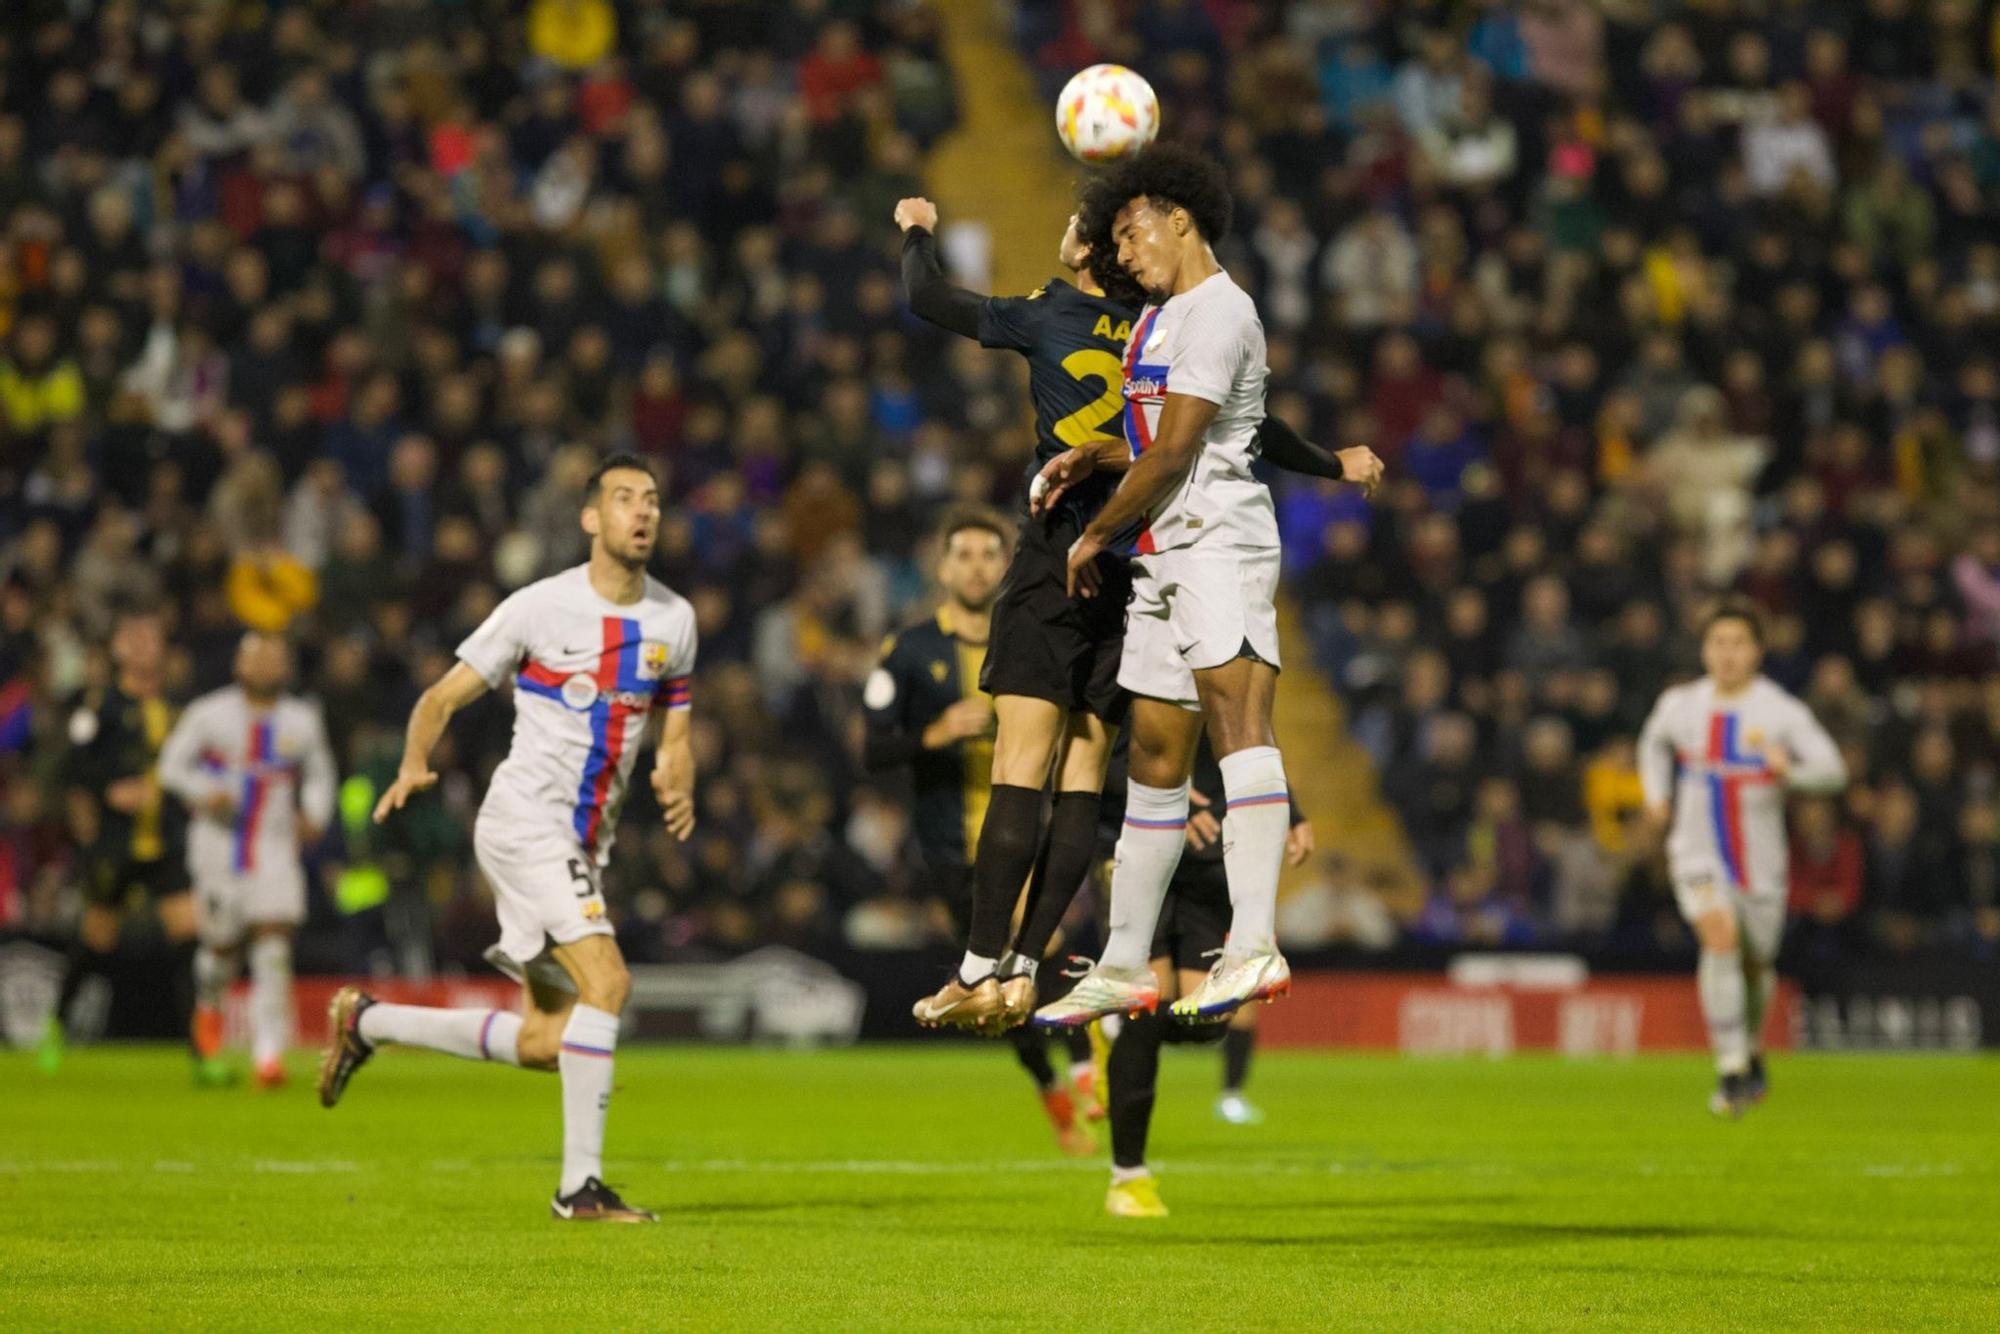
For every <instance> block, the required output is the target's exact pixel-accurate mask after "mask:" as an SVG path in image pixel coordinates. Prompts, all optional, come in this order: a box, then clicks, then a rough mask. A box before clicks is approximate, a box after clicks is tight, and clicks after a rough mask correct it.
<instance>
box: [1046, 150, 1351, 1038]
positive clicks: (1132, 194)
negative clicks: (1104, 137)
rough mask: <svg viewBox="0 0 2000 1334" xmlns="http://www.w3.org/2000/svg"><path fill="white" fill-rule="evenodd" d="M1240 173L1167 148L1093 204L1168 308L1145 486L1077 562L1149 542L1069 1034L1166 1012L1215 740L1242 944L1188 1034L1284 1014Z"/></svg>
mask: <svg viewBox="0 0 2000 1334" xmlns="http://www.w3.org/2000/svg"><path fill="white" fill-rule="evenodd" d="M1231 211H1232V205H1231V201H1230V197H1229V187H1228V183H1227V181H1226V180H1225V178H1224V176H1223V173H1222V169H1221V168H1220V167H1219V166H1217V165H1216V164H1215V163H1213V162H1211V161H1209V160H1208V159H1206V158H1204V157H1202V156H1201V155H1200V154H1198V153H1195V152H1192V151H1190V150H1188V149H1185V148H1181V147H1179V146H1176V145H1172V144H1160V145H1155V146H1153V147H1151V148H1148V149H1146V150H1145V151H1143V152H1141V153H1139V154H1137V155H1136V156H1134V157H1131V158H1126V159H1122V160H1120V161H1119V162H1117V163H1115V164H1114V165H1113V166H1112V167H1111V168H1110V169H1109V170H1108V171H1107V172H1105V173H1104V175H1103V176H1101V177H1098V178H1096V179H1094V180H1092V181H1091V182H1090V183H1089V184H1088V185H1087V186H1086V187H1085V194H1084V200H1083V206H1082V212H1083V213H1084V214H1085V215H1086V216H1087V217H1088V216H1094V217H1109V218H1111V219H1112V223H1111V236H1112V238H1113V239H1114V240H1115V241H1116V242H1117V244H1118V260H1119V262H1120V263H1121V264H1122V265H1124V267H1125V269H1126V270H1127V271H1128V272H1130V273H1131V275H1132V276H1133V277H1134V278H1136V279H1137V280H1138V282H1139V285H1140V286H1141V287H1143V288H1144V289H1145V290H1146V292H1147V294H1148V296H1149V297H1150V298H1151V299H1152V302H1153V304H1152V305H1149V306H1148V307H1147V308H1146V310H1145V312H1144V313H1143V314H1142V315H1140V317H1139V319H1138V321H1137V323H1135V324H1134V325H1133V327H1132V333H1131V337H1130V338H1129V340H1128V341H1127V343H1126V349H1125V365H1124V370H1125V384H1124V398H1125V440H1126V443H1127V444H1128V445H1129V447H1130V450H1131V460H1132V462H1131V469H1130V471H1129V472H1127V473H1126V474H1125V480H1124V482H1123V483H1122V484H1121V485H1120V486H1119V488H1118V490H1117V491H1116V492H1115V493H1114V494H1113V495H1112V497H1111V499H1110V500H1109V501H1108V502H1107V503H1106V504H1105V506H1104V509H1103V510H1102V511H1101V512H1100V513H1099V514H1098V515H1097V517H1096V518H1095V519H1093V520H1092V521H1091V522H1090V524H1089V525H1088V526H1087V527H1086V528H1085V529H1084V531H1083V534H1082V536H1080V537H1079V538H1078V539H1077V541H1076V542H1075V544H1074V545H1073V546H1072V547H1071V548H1070V555H1069V578H1070V591H1071V593H1072V594H1073V595H1074V594H1077V593H1082V594H1083V595H1084V596H1091V595H1094V594H1095V592H1096V589H1095V586H1094V579H1095V568H1096V567H1095V565H1094V562H1095V560H1096V558H1097V556H1098V555H1099V554H1100V553H1101V552H1103V551H1105V550H1108V549H1111V548H1113V547H1114V546H1116V545H1117V544H1119V543H1121V542H1122V541H1124V540H1126V539H1127V537H1128V535H1129V534H1131V533H1132V532H1133V531H1134V530H1136V532H1137V541H1136V546H1135V549H1134V554H1133V558H1132V600H1131V602H1130V604H1129V606H1128V609H1127V613H1126V622H1125V648H1124V656H1123V658H1122V659H1121V662H1120V666H1119V671H1118V683H1119V684H1120V685H1122V686H1124V687H1125V688H1126V689H1127V690H1129V691H1131V692H1132V694H1133V696H1134V699H1133V705H1132V718H1131V758H1130V770H1129V772H1130V782H1129V786H1128V789H1127V791H1128V795H1127V798H1126V806H1125V822H1124V826H1123V828H1122V830H1121V831H1120V835H1119V840H1118V855H1117V865H1116V869H1115V870H1114V871H1113V873H1112V880H1111V932H1110V936H1109V938H1108V939H1107V941H1106V942H1105V946H1104V952H1103V956H1102V958H1101V959H1100V960H1099V961H1098V963H1097V965H1096V966H1095V967H1094V968H1092V969H1091V970H1090V972H1089V973H1088V974H1087V975H1086V976H1085V977H1084V978H1083V979H1082V980H1081V981H1080V982H1078V983H1077V985H1076V987H1075V988H1074V989H1073V990H1072V991H1071V992H1070V994H1069V995H1068V996H1066V997H1064V998H1063V999H1061V1000H1059V1001H1055V1002H1053V1003H1051V1004H1049V1005H1045V1006H1043V1007H1042V1008H1041V1009H1040V1010H1038V1011H1036V1014H1035V1022H1036V1023H1037V1024H1040V1025H1042V1026H1043V1027H1049V1028H1066V1027H1071V1026H1075V1025H1078V1024H1084V1023H1088V1022H1090V1021H1091V1020H1092V1019H1094V1018H1097V1017H1100V1016H1102V1015H1106V1014H1113V1013H1119V1012H1133V1011H1147V1010H1151V1009H1153V1008H1154V1007H1155V1006H1156V1005H1157V1004H1158V1003H1159V990H1158V987H1157V984H1156V983H1155V981H1154V977H1153V973H1152V970H1151V969H1150V968H1149V967H1148V966H1147V965H1148V961H1149V960H1150V958H1151V957H1152V944H1153V930H1154V925H1155V923H1156V922H1157V920H1158V918H1159V915H1160V907H1161V904H1162V902H1163V901H1164V899H1165V897H1166V894H1167V889H1168V885H1169V883H1170V882H1171V880H1172V879H1173V874H1174V868H1175V867H1176V865H1177V864H1178V863H1179V861H1180V857H1181V849H1182V846H1183V840H1184V837H1185V833H1186V829H1187V821H1188V802H1189V798H1188V780H1189V777H1190V775H1191V774H1192V772H1193V768H1194V758H1195V748H1196V745H1197V743H1198V742H1199V741H1200V738H1201V732H1202V728H1203V725H1204V724H1206V726H1207V729H1208V734H1209V738H1210V740H1211V742H1212V743H1213V745H1214V749H1215V754H1216V756H1217V757H1218V759H1219V761H1220V767H1221V770H1222V785H1223V791H1224V796H1225V799H1226V802H1227V805H1226V809H1227V811H1228V813H1229V821H1228V826H1227V827H1228V828H1229V830H1230V838H1229V840H1228V843H1227V846H1226V847H1225V849H1224V852H1223V862H1224V865H1225V867H1226V868H1227V875H1228V880H1229V896H1230V910H1231V912H1230V927H1229V938H1228V943H1227V946H1226V947H1225V949H1224V950H1223V952H1222V955H1221V957H1220V958H1218V959H1217V960H1216V962H1215V966H1214V967H1213V968H1212V969H1211V970H1210V972H1209V974H1208V976H1207V977H1206V978H1204V979H1203V980H1202V983H1201V985H1200V986H1198V987H1196V988H1194V989H1193V990H1192V991H1191V992H1190V993H1189V994H1187V995H1186V996H1184V997H1182V998H1181V999H1180V1000H1179V1001H1177V1002H1175V1004H1174V1007H1173V1010H1174V1014H1175V1016H1176V1017H1178V1018H1182V1019H1190V1020H1213V1019H1219V1018H1221V1017H1222V1016H1224V1015H1227V1014H1229V1013H1230V1012H1231V1011H1233V1010H1235V1009H1236V1008H1238V1007H1239V1006H1242V1005H1244V1004H1247V1003H1248V1002H1251V1001H1257V1000H1270V999H1275V998H1276V997H1278V996H1281V995H1283V994H1284V993H1285V992H1286V990H1287V989H1288V988H1289V987H1290V985H1291V972H1290V970H1289V968H1287V966H1286V964H1285V960H1284V958H1283V956H1281V955H1280V954H1279V953H1278V946H1277V937H1276V931H1275V917H1276V909H1277V897H1278V869H1279V866H1280V864H1281V863H1282V861H1283V860H1284V855H1285V838H1286V835H1287V834H1288V833H1289V831H1290V828H1291V817H1290V809H1291V806H1290V793H1289V790H1288V788H1287V785H1286V781H1285V766H1284V762H1283V760H1282V759H1281V758H1280V756H1279V754H1278V747H1277V740H1276V737H1275V735H1274V734H1273V732H1272V730H1271V704H1272V699H1273V696H1274V695H1275V694H1276V691H1277V681H1278V617H1277V609H1276V605H1275V598H1276V595H1277V591H1278V566H1279V549H1278V523H1277V516H1276V512H1275V510H1274V508H1273V506H1272V503H1271V493H1270V491H1269V489H1267V488H1266V487H1265V486H1264V484H1263V483H1262V482H1260V481H1258V480H1257V478H1256V477H1255V476H1254V475H1253V474H1252V472H1251V464H1252V463H1253V462H1254V460H1255V459H1256V456H1257V445H1256V435H1257V426H1258V423H1259V422H1260V421H1262V420H1263V417H1264V380H1265V375H1266V367H1265V352H1264V329H1263V325H1262V324H1261V323H1260V322H1259V320H1258V318H1257V310H1256V307H1255V305H1254V304H1253V303H1252V302H1251V300H1250V297H1249V296H1248V294H1246V293H1245V292H1244V291H1243V289H1242V288H1240V287H1238V286H1237V285H1236V284H1235V282H1234V281H1232V280H1231V279H1230V277H1229V275H1228V274H1227V273H1225V272H1224V271H1223V269H1222V266H1221V265H1220V264H1219V263H1218V262H1217V261H1216V258H1215V253H1214V251H1213V250H1212V249H1211V246H1212V245H1213V244H1214V243H1216V242H1218V241H1220V240H1221V239H1222V238H1223V237H1224V236H1225V235H1226V234H1227V233H1228V230H1229V222H1230V214H1231ZM1354 453H1355V457H1352V458H1349V457H1347V456H1343V457H1342V459H1341V465H1342V475H1343V476H1344V477H1345V478H1346V479H1347V480H1349V481H1353V482H1356V483H1358V484H1360V485H1362V486H1364V487H1372V486H1373V484H1374V482H1375V481H1376V480H1377V479H1378V478H1379V476H1380V474H1381V461H1380V460H1379V459H1377V458H1375V457H1374V456H1373V454H1370V453H1368V452H1367V451H1355V452H1354ZM1096 462H1097V459H1096V458H1095V457H1093V456H1092V455H1091V454H1089V453H1087V452H1085V451H1081V450H1072V451H1070V452H1069V453H1068V454H1064V455H1061V456H1059V457H1058V458H1056V459H1054V460H1052V461H1051V462H1050V463H1049V465H1048V466H1047V467H1046V468H1045V469H1044V470H1043V473H1042V477H1043V478H1045V479H1046V480H1047V481H1048V482H1049V483H1050V485H1051V489H1050V491H1049V493H1048V494H1047V495H1046V496H1044V498H1043V500H1042V502H1041V503H1042V504H1043V505H1047V504H1048V503H1051V502H1052V501H1053V500H1054V499H1055V498H1057V497H1059V496H1060V495H1061V493H1062V491H1063V489H1065V488H1066V487H1067V486H1070V485H1073V484H1074V483H1075V482H1076V481H1077V480H1079V479H1080V478H1081V477H1083V476H1087V475H1088V474H1089V472H1090V471H1091V470H1092V469H1093V467H1094V465H1095V463H1096Z"/></svg>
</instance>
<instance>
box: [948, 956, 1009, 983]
mask: <svg viewBox="0 0 2000 1334" xmlns="http://www.w3.org/2000/svg"><path fill="white" fill-rule="evenodd" d="M999 966H1000V961H999V960H998V959H989V958H987V957H986V956H985V955H984V954H974V953H973V952H972V951H971V950H967V951H966V952H965V957H964V958H963V959H960V960H959V961H958V980H959V981H961V982H977V981H980V980H981V979H982V978H988V977H991V976H993V970H994V969H996V968H998V967H999Z"/></svg>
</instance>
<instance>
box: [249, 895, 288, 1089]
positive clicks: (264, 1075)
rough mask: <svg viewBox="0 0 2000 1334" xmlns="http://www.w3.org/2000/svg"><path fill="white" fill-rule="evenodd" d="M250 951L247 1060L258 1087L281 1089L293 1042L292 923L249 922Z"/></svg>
mask: <svg viewBox="0 0 2000 1334" xmlns="http://www.w3.org/2000/svg"><path fill="white" fill-rule="evenodd" d="M249 953H250V1060H251V1064H252V1067H253V1068H254V1069H255V1071H256V1078H257V1086H258V1087H259V1088H267V1089H269V1088H280V1087H282V1086H283V1085H284V1082H285V1048H287V1047H289V1046H290V1045H291V1042H292V924H291V923H290V922H258V923H256V924H254V925H252V926H251V928H250V950H249Z"/></svg>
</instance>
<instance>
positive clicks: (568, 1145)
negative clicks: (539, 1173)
mask: <svg viewBox="0 0 2000 1334" xmlns="http://www.w3.org/2000/svg"><path fill="white" fill-rule="evenodd" d="M617 1051H618V1016H617V1015H615V1014H611V1013H608V1012H606V1011H604V1010H600V1009H598V1008H597V1007H596V1006H594V1005H578V1006H577V1007H576V1008H575V1009H573V1010H571V1011H570V1012H569V1023H568V1024H567V1025H565V1026H564V1028H563V1037H562V1052H561V1054H560V1055H559V1056H558V1057H557V1058H556V1067H557V1069H559V1070H560V1071H561V1072H562V1100H563V1167H562V1184H561V1185H560V1186H559V1187H558V1189H557V1191H556V1193H557V1194H558V1195H568V1194H570V1193H572V1192H573V1191H575V1190H577V1189H578V1188H580V1187H581V1186H582V1185H583V1183H584V1182H585V1181H587V1180H589V1179H590V1178H591V1177H599V1178H602V1176H603V1175H604V1118H605V1115H606V1114H607V1113H608V1112H609V1111H610V1110H611V1064H612V1057H613V1056H614V1055H615V1054H616V1053H617Z"/></svg>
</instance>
